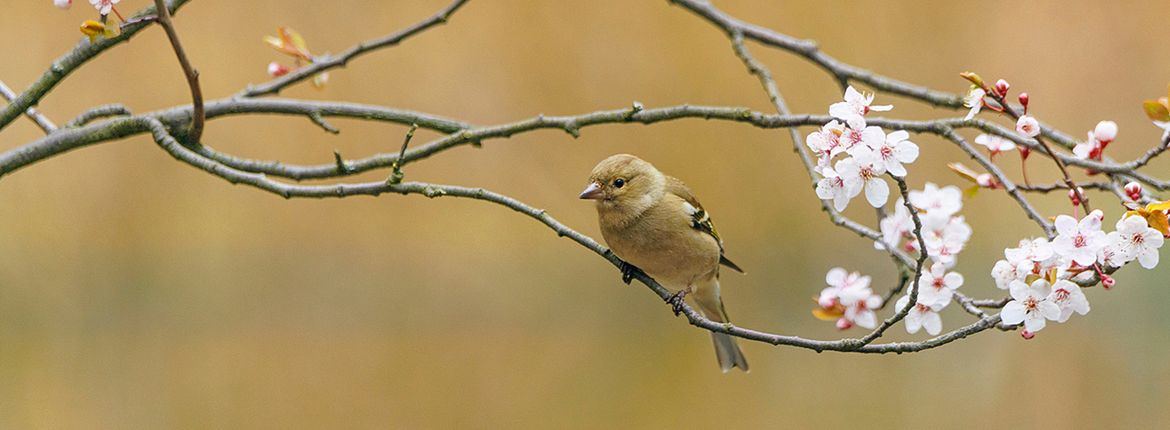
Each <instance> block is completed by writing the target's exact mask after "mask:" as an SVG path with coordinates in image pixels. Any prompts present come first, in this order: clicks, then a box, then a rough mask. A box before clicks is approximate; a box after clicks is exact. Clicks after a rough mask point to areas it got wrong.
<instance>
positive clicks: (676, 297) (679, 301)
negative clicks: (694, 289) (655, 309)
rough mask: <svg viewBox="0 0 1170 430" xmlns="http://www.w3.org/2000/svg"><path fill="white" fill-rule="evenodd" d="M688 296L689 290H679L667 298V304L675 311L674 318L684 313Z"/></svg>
mask: <svg viewBox="0 0 1170 430" xmlns="http://www.w3.org/2000/svg"><path fill="white" fill-rule="evenodd" d="M686 296H687V290H678V292H676V293H674V294H671V295H670V297H667V298H666V303H670V310H672V311H674V316H676V317H677V316H679V314H681V313H682V311H683V306H684V305H685V304H686V300H684V299H685V298H686Z"/></svg>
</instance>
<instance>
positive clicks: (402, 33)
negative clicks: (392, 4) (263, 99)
mask: <svg viewBox="0 0 1170 430" xmlns="http://www.w3.org/2000/svg"><path fill="white" fill-rule="evenodd" d="M467 1H468V0H455V1H454V2H452V3H451V4H450V5H448V6H447V7H445V8H443V10H440V11H439V12H437V13H435V14H434V15H431V16H430V17H428V18H427V19H424V20H422V21H420V22H418V23H416V24H414V25H412V26H410V27H407V28H404V29H402V30H398V31H396V32H394V33H391V34H388V35H386V36H383V37H379V38H377V39H371V40H366V41H363V42H361V43H358V44H357V45H354V46H352V47H350V48H349V49H346V50H345V52H342V53H340V54H337V55H330V56H326V57H324V58H317V59H315V60H314V61H313V64H309V65H307V66H305V67H301V68H298V69H296V70H293V71H291V72H289V73H288V74H287V75H284V76H281V77H279V78H276V79H273V80H271V81H268V82H265V83H263V84H260V85H256V86H249V87H248V88H247V89H245V90H244V91H242V92H240V93H239V94H237V96H238V97H257V96H262V95H266V94H276V93H279V92H280V91H281V90H283V89H284V88H285V87H288V86H290V85H293V84H295V83H297V82H301V81H303V80H305V79H308V78H310V77H312V76H314V75H316V74H318V73H321V72H324V71H327V70H330V69H334V68H337V67H342V66H345V65H346V64H349V61H350V60H352V59H354V58H357V57H358V56H361V55H363V54H366V53H369V52H371V51H375V50H378V49H382V48H386V47H389V46H394V45H397V44H399V43H401V42H402V41H403V40H406V39H408V38H410V37H411V36H414V35H416V34H419V33H422V32H424V31H426V30H428V29H430V28H431V27H434V26H436V25H439V24H446V23H447V20H448V19H449V18H451V15H453V14H454V13H455V11H457V10H459V8H461V7H463V5H464V4H466V3H467Z"/></svg>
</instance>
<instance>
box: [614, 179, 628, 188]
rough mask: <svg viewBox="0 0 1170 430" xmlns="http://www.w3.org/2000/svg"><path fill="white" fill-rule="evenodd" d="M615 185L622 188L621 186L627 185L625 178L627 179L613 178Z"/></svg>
mask: <svg viewBox="0 0 1170 430" xmlns="http://www.w3.org/2000/svg"><path fill="white" fill-rule="evenodd" d="M613 186H614V188H621V187H624V186H626V180H625V179H622V178H617V179H614V180H613Z"/></svg>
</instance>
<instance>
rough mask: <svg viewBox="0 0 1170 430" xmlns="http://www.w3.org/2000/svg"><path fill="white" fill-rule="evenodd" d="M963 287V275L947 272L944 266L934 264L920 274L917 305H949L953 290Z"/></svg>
mask: <svg viewBox="0 0 1170 430" xmlns="http://www.w3.org/2000/svg"><path fill="white" fill-rule="evenodd" d="M961 286H963V275H962V274H960V273H958V272H947V267H946V265H944V264H942V263H935V264H934V265H932V266H930V270H929V271H924V272H922V276H921V277H919V278H918V303H920V304H923V303H924V304H927V305H933V304H942V305H944V306H945V305H947V304H950V303H951V298H953V297H954V294H955V290H956V289H958V288H959V287H961Z"/></svg>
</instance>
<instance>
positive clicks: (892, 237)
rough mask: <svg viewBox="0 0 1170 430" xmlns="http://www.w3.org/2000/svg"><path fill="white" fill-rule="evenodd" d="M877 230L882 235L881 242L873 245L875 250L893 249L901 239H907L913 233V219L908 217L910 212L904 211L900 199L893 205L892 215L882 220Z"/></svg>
mask: <svg viewBox="0 0 1170 430" xmlns="http://www.w3.org/2000/svg"><path fill="white" fill-rule="evenodd" d="M878 228H879V230H880V231H881V233H882V240H881V241H880V242H876V243H874V246H875V247H876V248H877V249H886V248H887V247H889V249H895V248H897V247H898V243H899V242H901V241H902V238H903V237H908V236H909V235H910V233H911V232H913V231H914V218H913V217H911V216H910V210H909V209H906V205H905V204H904V203H903V200H902V199H898V201H897V202H896V203H895V204H894V213H893V214H890V215H887V216H886V217H885V218H882V220H881V222H879V223H878Z"/></svg>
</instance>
